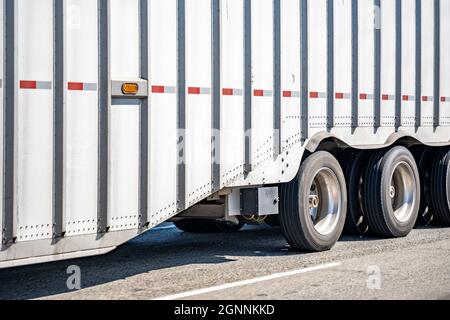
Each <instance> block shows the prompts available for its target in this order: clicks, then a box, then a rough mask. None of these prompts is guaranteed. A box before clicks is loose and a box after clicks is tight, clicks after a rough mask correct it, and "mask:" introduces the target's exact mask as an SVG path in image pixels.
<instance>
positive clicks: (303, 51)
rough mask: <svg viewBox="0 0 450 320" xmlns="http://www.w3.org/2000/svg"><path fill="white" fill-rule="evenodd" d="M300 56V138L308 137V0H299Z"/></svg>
mask: <svg viewBox="0 0 450 320" xmlns="http://www.w3.org/2000/svg"><path fill="white" fill-rule="evenodd" d="M300 1H301V3H300V30H301V31H300V33H301V34H300V57H301V70H300V77H301V84H300V88H301V89H300V91H301V93H300V96H301V106H300V107H301V118H302V119H301V138H302V140H303V141H305V140H307V139H308V138H309V110H308V109H309V106H308V90H309V85H308V0H300ZM355 1H356V0H355Z"/></svg>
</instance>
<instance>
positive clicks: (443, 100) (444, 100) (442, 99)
mask: <svg viewBox="0 0 450 320" xmlns="http://www.w3.org/2000/svg"><path fill="white" fill-rule="evenodd" d="M448 101H450V98H449V97H441V102H448Z"/></svg>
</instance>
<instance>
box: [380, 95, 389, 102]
mask: <svg viewBox="0 0 450 320" xmlns="http://www.w3.org/2000/svg"><path fill="white" fill-rule="evenodd" d="M381 99H382V100H384V101H388V100H389V95H388V94H383V95H382V96H381Z"/></svg>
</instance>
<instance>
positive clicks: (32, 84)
mask: <svg viewBox="0 0 450 320" xmlns="http://www.w3.org/2000/svg"><path fill="white" fill-rule="evenodd" d="M36 88H37V81H29V80H21V81H20V89H36Z"/></svg>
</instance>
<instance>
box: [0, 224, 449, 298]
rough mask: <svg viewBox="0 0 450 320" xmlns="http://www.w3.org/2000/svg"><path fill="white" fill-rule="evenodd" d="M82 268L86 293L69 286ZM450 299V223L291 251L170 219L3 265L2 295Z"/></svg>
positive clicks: (247, 235)
mask: <svg viewBox="0 0 450 320" xmlns="http://www.w3.org/2000/svg"><path fill="white" fill-rule="evenodd" d="M70 266H78V267H79V268H80V269H79V270H80V272H81V278H80V280H81V287H82V289H81V290H75V291H71V290H69V289H68V288H67V279H68V277H69V275H68V274H67V269H68V267H70ZM157 298H163V299H190V300H191V299H225V300H228V299H450V229H441V228H422V229H416V230H414V231H413V233H412V234H411V235H410V236H409V237H408V238H405V239H398V240H380V239H370V238H365V239H360V238H350V237H345V238H344V239H342V240H341V241H340V242H339V243H338V245H337V246H336V247H335V248H334V249H333V250H332V251H330V252H324V253H315V254H301V253H297V252H294V251H291V250H290V248H289V247H288V246H287V244H286V241H285V240H284V238H283V236H282V235H281V231H280V230H279V229H277V228H275V229H272V228H270V227H266V226H261V227H247V228H245V229H244V230H243V231H241V232H239V233H236V234H225V235H217V234H215V235H192V234H185V233H182V232H180V231H178V230H177V229H175V228H172V227H170V225H166V226H165V227H163V228H162V229H158V230H154V231H151V232H149V233H147V234H145V235H143V236H141V237H139V238H137V239H135V240H133V241H131V242H129V243H127V244H125V245H124V246H122V247H120V248H119V249H117V250H116V251H114V252H112V253H110V254H108V255H105V256H100V257H93V258H86V259H78V260H72V261H65V262H57V263H50V264H43V265H37V266H29V267H21V268H16V269H9V270H0V299H157Z"/></svg>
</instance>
